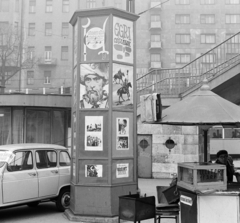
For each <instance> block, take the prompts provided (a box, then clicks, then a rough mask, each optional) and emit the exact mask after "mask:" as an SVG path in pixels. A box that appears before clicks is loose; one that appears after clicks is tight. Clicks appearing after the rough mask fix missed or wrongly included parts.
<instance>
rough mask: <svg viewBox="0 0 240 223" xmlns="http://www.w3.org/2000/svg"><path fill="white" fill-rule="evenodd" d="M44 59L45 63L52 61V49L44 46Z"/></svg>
mask: <svg viewBox="0 0 240 223" xmlns="http://www.w3.org/2000/svg"><path fill="white" fill-rule="evenodd" d="M44 59H45V61H51V60H52V47H51V46H45V53H44Z"/></svg>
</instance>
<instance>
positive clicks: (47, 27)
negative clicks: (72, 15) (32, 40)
mask: <svg viewBox="0 0 240 223" xmlns="http://www.w3.org/2000/svg"><path fill="white" fill-rule="evenodd" d="M51 35H52V23H45V36H51Z"/></svg>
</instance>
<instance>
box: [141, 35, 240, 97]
mask: <svg viewBox="0 0 240 223" xmlns="http://www.w3.org/2000/svg"><path fill="white" fill-rule="evenodd" d="M238 63H240V32H238V33H236V34H235V35H233V36H232V37H230V38H228V39H226V40H225V41H224V42H222V43H220V44H219V45H217V46H216V47H214V48H213V49H211V50H209V51H207V52H206V53H204V54H203V55H201V56H200V57H198V58H196V59H195V60H193V61H192V62H190V63H189V64H187V65H185V66H183V67H182V68H174V69H153V70H151V71H150V72H149V73H147V74H145V75H143V76H142V77H140V78H138V79H137V94H138V100H139V97H140V95H143V94H148V93H153V92H160V93H161V94H162V95H166V96H179V94H181V93H183V92H185V91H187V90H189V89H190V88H193V87H194V86H196V85H197V84H199V83H200V82H201V81H202V80H203V79H204V78H205V77H207V78H211V77H214V76H216V75H221V74H222V73H224V72H225V71H226V70H227V69H230V68H231V67H233V66H235V65H236V64H238Z"/></svg>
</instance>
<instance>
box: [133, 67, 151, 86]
mask: <svg viewBox="0 0 240 223" xmlns="http://www.w3.org/2000/svg"><path fill="white" fill-rule="evenodd" d="M136 72H137V79H138V78H140V77H142V76H143V75H145V74H146V73H148V68H137V69H136ZM137 84H139V82H137Z"/></svg>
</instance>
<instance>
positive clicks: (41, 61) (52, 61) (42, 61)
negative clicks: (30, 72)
mask: <svg viewBox="0 0 240 223" xmlns="http://www.w3.org/2000/svg"><path fill="white" fill-rule="evenodd" d="M56 65H57V58H50V59H46V58H39V59H38V66H56Z"/></svg>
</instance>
